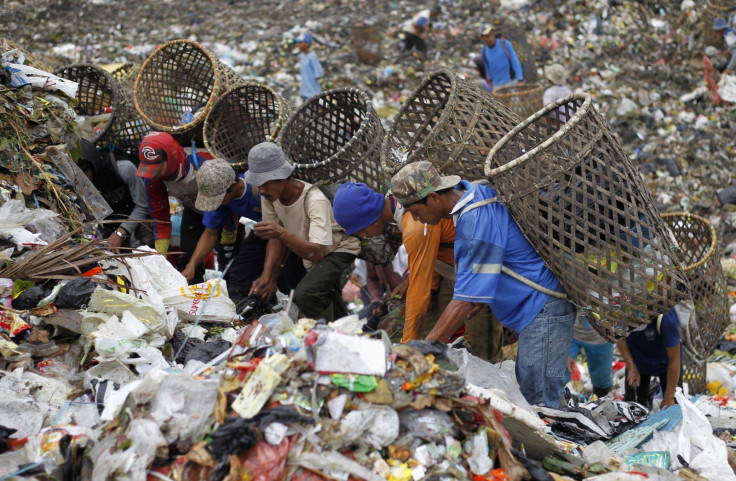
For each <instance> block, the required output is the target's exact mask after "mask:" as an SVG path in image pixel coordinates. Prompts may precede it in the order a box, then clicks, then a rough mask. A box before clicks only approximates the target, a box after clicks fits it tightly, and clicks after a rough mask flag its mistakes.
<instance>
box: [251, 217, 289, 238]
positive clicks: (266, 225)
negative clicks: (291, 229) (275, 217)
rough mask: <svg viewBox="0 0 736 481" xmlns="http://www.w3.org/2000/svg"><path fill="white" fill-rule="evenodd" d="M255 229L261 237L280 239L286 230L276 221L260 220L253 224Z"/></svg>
mask: <svg viewBox="0 0 736 481" xmlns="http://www.w3.org/2000/svg"><path fill="white" fill-rule="evenodd" d="M253 231H254V232H255V233H256V235H257V236H258V237H260V238H261V239H280V238H281V235H282V234H283V233H284V232H286V229H284V228H283V227H282V226H280V225H279V224H277V223H276V222H272V221H268V222H258V223H256V225H254V226H253Z"/></svg>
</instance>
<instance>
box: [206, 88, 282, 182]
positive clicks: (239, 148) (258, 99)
mask: <svg viewBox="0 0 736 481" xmlns="http://www.w3.org/2000/svg"><path fill="white" fill-rule="evenodd" d="M293 111H294V106H293V105H292V104H291V103H289V102H287V101H286V100H285V99H284V98H282V97H281V96H280V95H279V94H277V93H276V92H274V91H273V90H272V89H271V88H269V87H267V86H265V85H260V84H244V85H238V86H236V87H234V88H232V89H230V90H228V91H227V92H225V93H224V94H223V95H222V96H221V97H220V98H219V99H218V100H217V102H216V103H215V105H214V106H213V107H212V111H211V112H210V114H209V115H208V116H207V118H206V119H205V121H204V145H205V146H206V147H207V150H209V151H210V153H211V154H212V155H213V156H214V157H219V158H223V159H226V160H227V161H228V162H230V163H231V165H232V166H233V168H235V169H236V170H238V171H239V172H245V171H246V170H247V169H248V152H250V149H252V148H253V146H255V145H256V144H260V143H261V142H274V141H275V140H276V138H277V137H278V135H279V132H280V131H281V127H282V125H283V124H284V122H285V121H286V118H288V116H289V115H290V114H291V113H292V112H293Z"/></svg>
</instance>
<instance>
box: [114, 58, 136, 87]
mask: <svg viewBox="0 0 736 481" xmlns="http://www.w3.org/2000/svg"><path fill="white" fill-rule="evenodd" d="M140 69H141V66H140V65H137V64H134V63H132V62H128V63H124V64H122V65H120V66H116V67H115V68H113V69H112V70H108V71H109V72H110V75H111V76H112V78H114V79H115V80H117V81H118V82H120V83H121V84H123V85H124V86H125V87H126V88H129V89H131V90H133V87H135V78H136V77H137V76H138V72H139V71H140Z"/></svg>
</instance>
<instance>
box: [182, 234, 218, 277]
mask: <svg viewBox="0 0 736 481" xmlns="http://www.w3.org/2000/svg"><path fill="white" fill-rule="evenodd" d="M218 234H219V230H217V229H211V228H209V227H205V228H204V232H202V235H201V236H200V237H199V241H197V247H195V248H194V252H193V253H192V257H191V258H190V259H189V262H188V263H187V267H186V268H185V269H184V270H183V271H182V272H181V275H183V276H184V278H185V279H186V280H187V281H191V280H192V279H194V271H195V269H196V267H197V266H198V265H199V264H200V263H201V262H202V260H204V258H205V257H207V254H209V253H210V251H211V250H212V249H214V247H215V244H217V235H218Z"/></svg>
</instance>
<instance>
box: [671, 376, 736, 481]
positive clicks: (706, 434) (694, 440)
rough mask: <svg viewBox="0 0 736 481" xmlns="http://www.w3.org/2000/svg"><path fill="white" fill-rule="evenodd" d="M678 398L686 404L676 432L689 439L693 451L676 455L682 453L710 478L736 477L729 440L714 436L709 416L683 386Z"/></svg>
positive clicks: (724, 480)
mask: <svg viewBox="0 0 736 481" xmlns="http://www.w3.org/2000/svg"><path fill="white" fill-rule="evenodd" d="M675 399H676V400H677V404H679V405H680V406H681V407H682V423H681V424H680V426H679V427H678V428H677V430H676V431H675V432H676V433H677V436H678V438H680V439H686V440H688V441H689V443H688V444H689V452H683V453H671V454H673V456H672V458H677V454H682V456H683V458H685V460H686V461H687V462H688V463H690V468H691V469H694V470H695V471H696V472H697V473H698V474H700V476H702V477H704V478H706V479H708V480H709V481H734V480H736V475H734V473H733V471H732V470H731V467H730V466H729V465H728V452H727V450H726V444H725V443H724V442H723V441H722V440H721V439H719V438H717V437H715V436H713V428H712V427H711V425H710V422H709V421H708V419H707V418H706V417H705V416H704V415H703V414H702V413H701V412H700V411H699V410H698V408H696V407H695V406H694V405H693V403H691V402H690V401H689V400H688V399H687V398H686V397H685V395H683V394H682V390H681V389H680V388H677V392H676V393H675Z"/></svg>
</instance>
